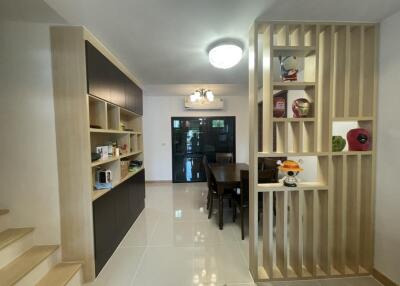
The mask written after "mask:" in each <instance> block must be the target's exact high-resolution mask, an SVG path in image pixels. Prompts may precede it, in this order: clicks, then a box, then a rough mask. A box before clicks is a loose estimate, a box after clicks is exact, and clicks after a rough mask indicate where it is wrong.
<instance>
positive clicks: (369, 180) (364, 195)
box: [359, 155, 374, 271]
mask: <svg viewBox="0 0 400 286" xmlns="http://www.w3.org/2000/svg"><path fill="white" fill-rule="evenodd" d="M361 165H362V169H361V179H360V184H361V187H360V189H361V193H360V195H361V198H360V200H361V210H360V232H361V234H362V236H361V239H360V245H359V248H360V250H359V252H360V266H361V267H362V268H364V269H365V270H367V271H371V270H372V266H373V236H374V233H373V223H374V220H373V204H374V199H373V193H374V192H373V188H374V182H373V181H374V179H373V177H372V176H371V175H370V174H371V171H372V169H373V158H372V156H370V155H363V156H362V157H361Z"/></svg>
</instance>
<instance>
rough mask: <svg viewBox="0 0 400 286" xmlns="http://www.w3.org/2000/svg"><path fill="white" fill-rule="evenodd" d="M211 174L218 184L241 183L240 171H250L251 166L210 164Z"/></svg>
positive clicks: (242, 164) (243, 164)
mask: <svg viewBox="0 0 400 286" xmlns="http://www.w3.org/2000/svg"><path fill="white" fill-rule="evenodd" d="M210 169H211V173H212V174H213V175H214V178H215V181H216V182H217V184H232V183H240V171H241V170H249V165H247V164H245V163H233V164H218V163H211V164H210Z"/></svg>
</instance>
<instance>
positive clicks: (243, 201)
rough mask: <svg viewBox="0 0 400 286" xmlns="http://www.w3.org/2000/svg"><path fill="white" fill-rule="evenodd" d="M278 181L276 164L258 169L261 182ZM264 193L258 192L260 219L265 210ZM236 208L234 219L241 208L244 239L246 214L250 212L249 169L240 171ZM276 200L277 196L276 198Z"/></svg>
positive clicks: (235, 195)
mask: <svg viewBox="0 0 400 286" xmlns="http://www.w3.org/2000/svg"><path fill="white" fill-rule="evenodd" d="M277 181H278V170H277V168H276V167H275V166H273V167H272V166H271V167H270V168H264V169H262V170H258V182H259V183H276V182H277ZM262 196H263V194H262V193H259V194H258V215H259V219H260V214H262V210H263V205H262V203H263V200H262V198H263V197H262ZM233 201H234V209H233V221H235V220H236V216H237V212H236V211H237V209H239V214H240V228H241V232H242V240H244V219H245V214H246V213H247V214H248V212H249V211H248V210H249V171H247V170H242V171H240V189H239V193H234V200H233ZM274 201H275V198H274ZM275 214H276V210H275V202H274V215H275Z"/></svg>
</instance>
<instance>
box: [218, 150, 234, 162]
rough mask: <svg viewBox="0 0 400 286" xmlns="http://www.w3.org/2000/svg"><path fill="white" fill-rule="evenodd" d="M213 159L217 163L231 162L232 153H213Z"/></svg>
mask: <svg viewBox="0 0 400 286" xmlns="http://www.w3.org/2000/svg"><path fill="white" fill-rule="evenodd" d="M215 161H216V162H217V163H218V164H232V163H234V162H233V154H232V153H215Z"/></svg>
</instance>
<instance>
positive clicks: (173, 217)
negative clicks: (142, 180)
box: [88, 183, 380, 286]
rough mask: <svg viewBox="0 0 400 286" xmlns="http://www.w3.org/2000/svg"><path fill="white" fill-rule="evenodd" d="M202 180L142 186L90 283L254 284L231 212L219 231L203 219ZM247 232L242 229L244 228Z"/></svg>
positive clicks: (296, 285) (363, 285)
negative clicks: (130, 217) (122, 231)
mask: <svg viewBox="0 0 400 286" xmlns="http://www.w3.org/2000/svg"><path fill="white" fill-rule="evenodd" d="M206 190H207V187H206V184H204V183H194V184H171V183H157V184H155V183H153V184H147V185H146V208H145V210H144V211H143V212H142V214H141V215H140V216H139V218H138V219H137V220H136V222H135V223H134V225H133V226H132V228H131V229H130V230H129V231H128V233H127V234H126V236H125V238H124V239H123V241H122V242H121V244H120V246H119V248H118V249H117V251H116V252H115V253H114V255H113V256H112V257H111V259H110V260H109V262H108V263H107V264H106V266H105V267H104V269H103V271H102V272H101V273H100V274H99V276H98V278H97V279H96V281H95V282H93V283H90V284H88V285H90V286H189V285H192V286H223V285H226V286H255V285H256V284H254V282H253V280H252V278H251V276H250V273H249V271H248V259H249V258H248V237H247V235H246V239H245V240H244V241H242V240H241V234H240V227H239V223H238V222H236V223H233V221H232V210H230V209H229V208H228V207H226V208H225V209H226V210H225V211H224V229H223V230H222V231H221V230H219V228H218V222H217V219H218V214H217V211H216V210H214V214H213V217H212V218H211V219H210V220H209V219H208V217H207V215H208V213H207V210H206V201H207V192H206ZM246 234H247V230H246ZM259 285H265V286H287V285H293V286H303V285H311V286H331V285H344V286H377V285H380V284H379V283H377V282H376V281H375V280H374V279H372V278H369V277H364V278H351V279H329V280H318V281H298V282H274V283H265V284H259Z"/></svg>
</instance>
